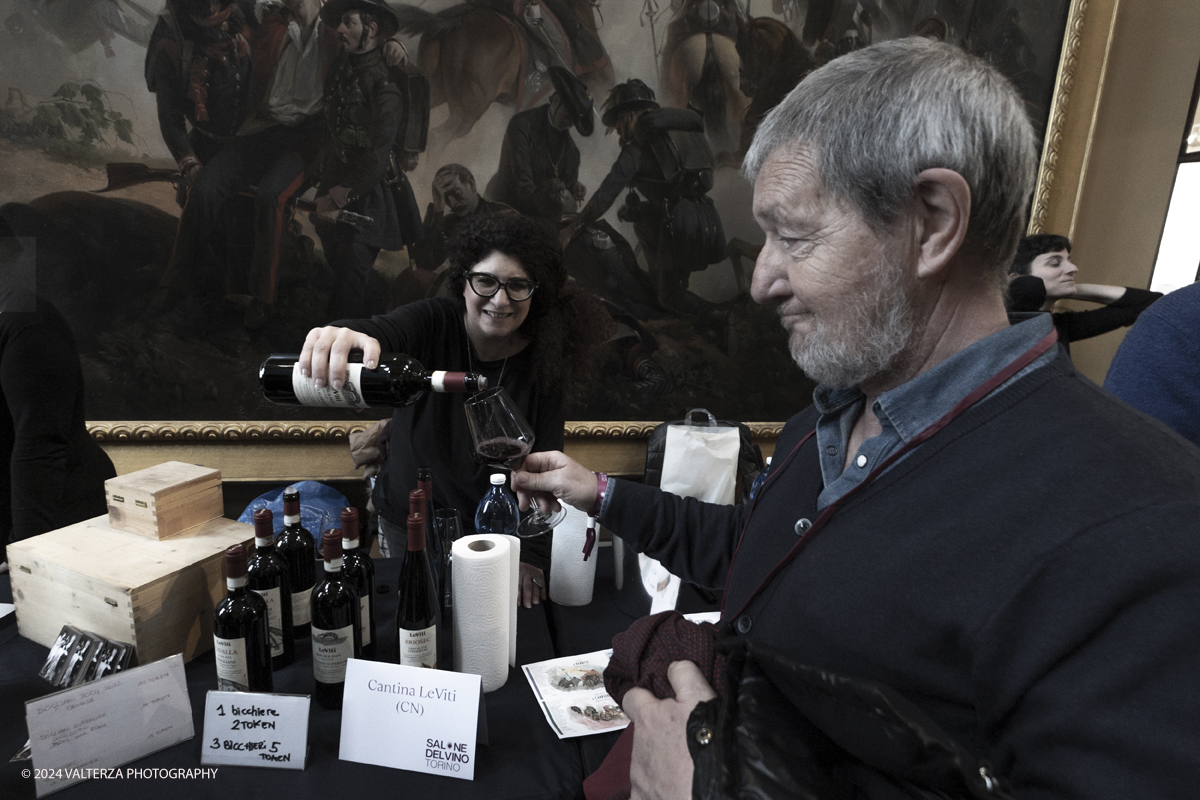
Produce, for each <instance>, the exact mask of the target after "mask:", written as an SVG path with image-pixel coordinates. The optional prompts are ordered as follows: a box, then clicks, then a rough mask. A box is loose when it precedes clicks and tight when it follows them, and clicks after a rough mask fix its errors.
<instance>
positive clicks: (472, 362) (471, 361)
mask: <svg viewBox="0 0 1200 800" xmlns="http://www.w3.org/2000/svg"><path fill="white" fill-rule="evenodd" d="M467 367H468V368H469V369H470V370H471V372H474V371H475V359H473V358H471V339H470V337H468V338H467ZM507 367H508V356H505V357H504V361H503V362H502V363H501V364H500V377H499V378H496V386H499V385H500V382H501V381H503V380H504V370H505V369H506V368H507Z"/></svg>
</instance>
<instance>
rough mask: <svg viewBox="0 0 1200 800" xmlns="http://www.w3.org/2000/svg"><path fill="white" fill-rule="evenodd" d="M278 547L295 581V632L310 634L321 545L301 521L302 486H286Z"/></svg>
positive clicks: (300, 635)
mask: <svg viewBox="0 0 1200 800" xmlns="http://www.w3.org/2000/svg"><path fill="white" fill-rule="evenodd" d="M275 550H276V552H278V553H279V556H280V557H281V558H282V559H283V560H284V562H286V563H287V565H288V578H289V580H290V582H291V593H292V596H291V603H292V636H293V637H294V638H296V639H300V638H308V634H309V628H310V626H309V621H310V616H309V614H310V611H309V607H310V606H309V599H310V597H311V595H312V588H313V585H314V584H315V583H316V582H317V565H316V558H317V548H316V545H315V544H314V542H313V535H312V534H311V533H309V531H308V528H305V527H304V526H303V525H301V524H300V490H299V489H297V488H296V487H295V486H289V487H287V488H286V489H284V490H283V532H282V533H280V534H279V539H278V540H277V541H276V542H275Z"/></svg>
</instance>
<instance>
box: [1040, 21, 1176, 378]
mask: <svg viewBox="0 0 1200 800" xmlns="http://www.w3.org/2000/svg"><path fill="white" fill-rule="evenodd" d="M1114 12H1115V13H1114ZM1106 52H1107V62H1106V63H1105V64H1104V67H1103V70H1102V71H1099V70H1096V69H1094V66H1095V64H1096V63H1098V62H1096V61H1095V60H1094V59H1096V58H1097V57H1099V58H1101V59H1102V58H1103V56H1104V54H1105V53H1106ZM1080 62H1081V65H1082V66H1083V67H1084V69H1083V74H1082V75H1081V76H1080V77H1081V80H1080V81H1078V82H1077V86H1076V89H1077V91H1075V92H1073V94H1072V97H1071V102H1070V106H1069V109H1068V116H1069V119H1070V121H1069V123H1068V126H1067V129H1066V130H1065V131H1064V135H1065V136H1066V137H1067V138H1068V139H1069V141H1066V142H1064V151H1066V154H1067V156H1068V157H1067V159H1066V160H1067V161H1068V162H1069V163H1068V164H1067V165H1066V169H1065V173H1066V174H1064V175H1063V176H1062V177H1064V178H1065V179H1066V180H1064V185H1063V190H1064V191H1062V192H1060V193H1058V196H1057V197H1056V201H1055V202H1054V203H1053V204H1052V210H1051V213H1049V214H1048V215H1047V220H1046V225H1045V230H1046V231H1047V232H1059V233H1067V234H1068V235H1070V236H1071V238H1072V240H1073V243H1074V251H1073V255H1074V256H1075V258H1074V261H1075V263H1077V264H1078V265H1079V268H1080V275H1079V279H1080V280H1081V281H1084V282H1089V283H1111V284H1118V285H1124V286H1136V287H1139V288H1148V286H1149V282H1150V272H1151V270H1152V269H1153V266H1154V257H1155V254H1156V252H1157V248H1158V239H1159V236H1160V234H1161V232H1162V223H1163V220H1164V219H1165V218H1166V212H1167V203H1168V201H1169V199H1170V193H1171V186H1172V182H1173V180H1174V175H1175V162H1176V158H1177V155H1178V152H1179V145H1180V141H1181V137H1182V135H1183V131H1184V128H1185V126H1186V117H1187V109H1188V103H1189V101H1190V99H1191V93H1192V86H1193V84H1194V81H1195V79H1196V69H1197V65H1198V64H1200V2H1198V1H1197V0H1121V1H1120V2H1119V3H1118V0H1092V2H1089V4H1088V8H1087V11H1086V14H1085V17H1084V32H1083V42H1082V43H1081V45H1080ZM1089 64H1090V65H1092V67H1093V69H1092V70H1091V71H1090V72H1089V70H1088V69H1087V68H1086V67H1087V65H1089ZM1097 87H1098V91H1097ZM1097 99H1098V102H1096V101H1097ZM1089 106H1090V109H1089ZM1088 111H1090V112H1091V113H1090V114H1089V113H1087V112H1088ZM1072 170H1074V173H1075V176H1077V177H1078V178H1081V180H1071V177H1073V176H1072V175H1070V173H1071V172H1072ZM1071 184H1075V186H1076V187H1077V188H1076V191H1075V192H1071V191H1069V189H1070V188H1071ZM1072 194H1073V195H1074V196H1072ZM1078 307H1079V308H1088V307H1090V308H1094V307H1095V306H1089V305H1085V304H1080V305H1079V306H1078ZM1123 337H1124V331H1117V332H1114V333H1110V334H1106V335H1105V336H1100V337H1096V338H1094V339H1090V340H1087V341H1084V342H1079V343H1076V344H1074V345H1072V346H1071V354H1072V357H1073V359H1074V361H1075V363H1076V365H1077V366H1078V367H1079V368H1080V369H1081V370H1082V371H1083V372H1084V373H1085V374H1086V375H1087V376H1088V377H1090V378H1091V379H1092V380H1094V381H1096V382H1100V381H1102V380H1103V379H1104V373H1105V372H1106V371H1107V369H1108V364H1109V361H1110V360H1111V359H1112V356H1113V353H1115V352H1116V349H1117V346H1118V345H1119V344H1120V342H1121V339H1122V338H1123Z"/></svg>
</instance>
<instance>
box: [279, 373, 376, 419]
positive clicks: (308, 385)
mask: <svg viewBox="0 0 1200 800" xmlns="http://www.w3.org/2000/svg"><path fill="white" fill-rule="evenodd" d="M362 368H363V367H362V364H347V365H346V382H345V383H344V384H342V388H341V389H335V388H333V386H332V385H330V384H325V385H324V386H321V387H318V386H317V384H316V382H315V381H314V380H313V379H312V378H311V377H308V378H306V377H304V376H303V375H301V374H300V366H299V365H298V364H297V365H296V366H294V367H292V391H293V392H295V393H296V399H297V400H299V401H300V402H301V403H303V404H304V405H306V406H327V407H329V408H366V407H367V402H366V401H365V400H363V395H362V381H361V375H362Z"/></svg>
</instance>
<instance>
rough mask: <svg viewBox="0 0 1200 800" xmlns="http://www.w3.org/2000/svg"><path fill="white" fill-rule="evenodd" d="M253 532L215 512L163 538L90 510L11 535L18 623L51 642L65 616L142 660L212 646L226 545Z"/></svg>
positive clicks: (22, 629)
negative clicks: (77, 518) (116, 525)
mask: <svg viewBox="0 0 1200 800" xmlns="http://www.w3.org/2000/svg"><path fill="white" fill-rule="evenodd" d="M253 538H254V527H253V526H252V525H245V524H243V523H240V522H234V521H232V520H228V519H225V518H223V517H222V518H218V519H214V520H209V521H208V522H206V523H204V524H202V525H199V526H196V527H194V528H192V529H190V530H188V531H186V532H184V533H182V534H180V535H178V536H174V537H172V538H171V539H167V540H165V541H159V540H157V539H149V538H146V537H144V536H134V535H131V534H129V533H127V532H125V531H119V530H114V529H113V528H112V527H110V525H109V520H108V517H96V518H95V519H90V520H86V521H84V522H80V523H76V524H75V525H70V526H68V527H66V528H60V529H59V530H56V531H51V532H49V533H44V534H42V535H41V536H34V537H32V538H29V539H23V540H21V541H19V542H14V543H12V544H10V545H9V546H8V560H9V566H10V569H11V575H12V591H13V601H14V603H15V604H16V607H17V627H18V630H19V631H20V633H21V635H22V636H24V637H26V638H27V639H31V640H33V641H35V642H37V643H39V644H42V645H45V646H47V647H49V646H50V645H51V644H53V643H54V638H55V636H57V635H58V632H59V630H60V629H61V628H62V626H63V625H68V624H69V625H74V626H75V627H77V628H80V629H83V630H88V631H92V632H93V633H97V634H99V635H101V636H106V637H108V638H110V639H117V640H119V641H122V642H129V643H130V644H133V645H134V647H136V648H137V656H138V662H139V663H142V664H145V663H147V662H150V661H154V660H156V659H159V658H163V657H165V656H169V655H172V654H173V653H183V658H184V660H185V661H190V660H191V659H192V658H195V657H196V656H198V655H200V654H202V653H204V652H206V651H208V650H210V649H212V646H213V639H212V630H213V611H214V610H215V609H216V607H217V604H218V603H220V601H221V599H222V598H223V597H224V596H225V576H224V563H223V559H222V555H223V554H224V552H225V548H227V547H229V546H231V545H234V544H239V543H240V544H246V543H248V542H250V541H251V540H252V539H253Z"/></svg>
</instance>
